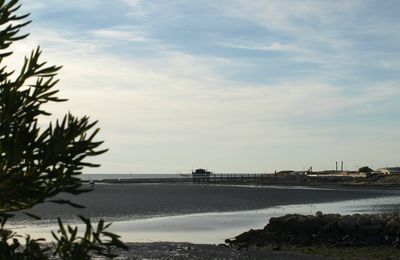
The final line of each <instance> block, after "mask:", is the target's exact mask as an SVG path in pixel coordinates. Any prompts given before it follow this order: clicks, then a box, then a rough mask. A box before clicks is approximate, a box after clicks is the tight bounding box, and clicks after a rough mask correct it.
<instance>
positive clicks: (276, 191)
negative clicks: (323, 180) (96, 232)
mask: <svg viewBox="0 0 400 260" xmlns="http://www.w3.org/2000/svg"><path fill="white" fill-rule="evenodd" d="M394 192H395V191H392V190H373V189H370V188H351V189H349V188H321V189H318V188H304V187H246V186H212V185H190V184H112V185H111V184H104V185H96V186H95V188H94V190H93V191H92V192H90V193H86V194H81V195H79V196H71V195H63V196H62V197H63V198H68V199H71V200H72V201H74V202H75V203H79V204H82V205H84V206H86V208H85V209H75V208H72V207H70V206H67V205H58V204H53V203H45V204H41V205H38V206H36V207H34V208H33V209H31V210H30V211H29V212H31V213H34V214H37V215H39V216H41V217H42V218H43V221H46V222H48V221H54V220H55V219H56V218H57V217H58V216H59V217H62V218H63V219H65V220H74V219H76V215H77V214H82V215H85V216H87V217H91V218H95V219H96V218H105V219H106V220H109V221H118V220H129V219H140V218H149V217H154V216H172V215H182V214H191V213H204V212H226V211H240V210H253V209H264V208H268V207H273V206H277V205H292V204H306V203H322V202H333V201H341V200H350V199H362V198H373V197H381V196H388V195H390V194H393V193H394ZM26 220H27V219H26V218H25V217H24V216H17V217H16V218H15V219H14V220H13V221H16V222H20V221H26Z"/></svg>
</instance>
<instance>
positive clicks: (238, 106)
mask: <svg viewBox="0 0 400 260" xmlns="http://www.w3.org/2000/svg"><path fill="white" fill-rule="evenodd" d="M23 2H24V3H23V4H24V6H23V11H24V12H31V13H32V15H31V19H32V20H33V23H32V24H31V25H29V26H28V28H26V29H25V30H26V31H29V32H30V33H31V36H30V38H29V39H27V40H25V41H23V42H20V43H18V44H17V45H16V46H15V49H16V55H15V57H13V60H12V63H13V65H14V66H18V64H19V63H18V62H19V61H20V60H21V59H22V57H23V55H25V54H28V53H29V52H30V50H31V49H32V48H34V47H35V46H36V45H40V46H41V47H42V48H43V50H44V53H43V57H44V59H45V60H47V61H49V62H50V63H52V64H60V65H63V66H64V68H63V70H62V72H61V73H60V75H59V76H60V78H61V83H60V84H59V86H58V87H59V88H60V90H61V92H60V95H62V96H63V97H67V98H69V102H68V103H64V104H57V105H55V106H52V107H51V108H49V109H51V110H52V111H53V112H54V116H55V117H59V116H61V115H62V114H63V113H65V112H67V111H68V110H70V111H71V112H72V113H74V114H76V115H90V116H91V118H93V119H98V120H99V126H100V127H101V128H102V131H101V134H100V136H99V138H101V139H103V140H105V147H107V148H110V151H109V152H108V153H107V154H105V155H102V156H101V157H99V158H96V159H94V161H95V162H100V163H101V164H102V167H101V168H98V169H90V170H88V171H87V172H93V173H129V172H132V173H176V172H188V171H190V170H191V169H192V168H196V167H206V168H208V169H210V170H212V171H216V172H229V171H233V172H265V171H268V172H271V171H274V170H275V169H277V170H280V169H299V170H301V169H303V168H308V167H310V166H313V167H314V169H327V168H334V167H335V161H341V160H343V161H344V163H345V168H347V169H355V168H356V167H359V166H361V165H369V166H372V167H375V168H377V167H381V166H387V165H398V164H400V158H399V147H400V120H399V115H400V104H399V98H400V73H399V70H400V55H399V51H400V16H399V15H398V14H399V12H400V2H399V1H397V0H375V1H373V0H360V1H358V0H352V1H349V0H344V1H340V0H338V1H320V0H315V1H311V0H304V1H298V0H292V1H291V0H287V1H286V0H279V1H278V0H276V1H275V0H258V1H247V0H229V1H225V0H219V1H208V0H204V1H194V0H193V1H189V0H188V1H182V0H180V1H178V0H169V1H165V0H151V1H140V0H112V1H103V0H79V1H78V0H70V1H64V0H29V1H23Z"/></svg>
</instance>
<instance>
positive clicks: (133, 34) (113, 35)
mask: <svg viewBox="0 0 400 260" xmlns="http://www.w3.org/2000/svg"><path fill="white" fill-rule="evenodd" d="M91 34H92V35H93V36H94V37H97V38H100V39H107V40H112V41H129V42H147V41H151V40H152V39H151V38H150V37H149V36H148V35H147V33H146V32H144V31H142V30H139V29H137V28H134V27H126V26H117V27H113V28H105V29H98V30H94V31H92V32H91ZM153 41H154V40H153Z"/></svg>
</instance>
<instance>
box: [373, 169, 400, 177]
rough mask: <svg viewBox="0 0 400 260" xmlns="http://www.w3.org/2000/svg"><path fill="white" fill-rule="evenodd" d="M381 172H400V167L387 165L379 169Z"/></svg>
mask: <svg viewBox="0 0 400 260" xmlns="http://www.w3.org/2000/svg"><path fill="white" fill-rule="evenodd" d="M378 171H379V172H381V173H383V174H385V175H390V174H400V167H387V168H380V169H378Z"/></svg>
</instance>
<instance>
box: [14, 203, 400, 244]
mask: <svg viewBox="0 0 400 260" xmlns="http://www.w3.org/2000/svg"><path fill="white" fill-rule="evenodd" d="M399 201H400V195H391V196H387V197H380V198H373V199H360V200H348V201H341V202H332V203H319V204H303V205H288V206H279V207H271V208H267V209H259V210H248V211H236V212H220V213H201V214H187V215H180V216H163V217H155V218H146V219H137V220H131V221H118V222H114V223H113V225H112V227H111V231H114V232H116V233H118V234H119V235H121V236H122V239H123V240H124V241H126V242H155V241H171V242H192V243H216V244H218V243H223V242H224V240H225V239H227V238H232V237H234V236H236V235H238V234H240V233H242V232H244V231H247V230H249V229H251V228H253V229H257V228H263V227H264V226H265V225H266V223H268V220H269V218H271V217H276V216H281V215H284V214H289V213H298V214H315V212H317V211H322V212H323V213H340V214H354V213H380V212H394V211H398V210H399V206H398V202H399ZM79 227H80V229H82V228H83V227H82V226H79ZM50 230H57V227H56V226H33V227H19V228H16V229H14V231H17V232H18V233H19V234H24V233H29V234H31V235H33V237H44V238H46V239H49V240H51V237H50V236H49V234H50Z"/></svg>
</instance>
